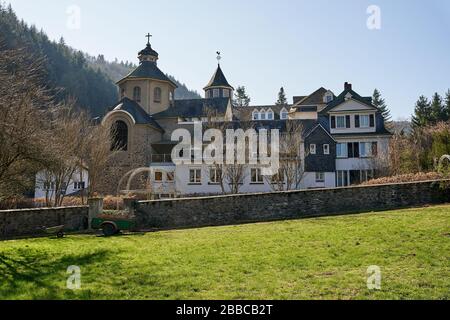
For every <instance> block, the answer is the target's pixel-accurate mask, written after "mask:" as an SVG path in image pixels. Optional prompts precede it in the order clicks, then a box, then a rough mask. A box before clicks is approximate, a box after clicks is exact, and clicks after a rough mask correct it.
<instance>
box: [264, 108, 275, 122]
mask: <svg viewBox="0 0 450 320" xmlns="http://www.w3.org/2000/svg"><path fill="white" fill-rule="evenodd" d="M266 119H267V120H275V114H274V112H273V110H272V109H269V110H267V115H266Z"/></svg>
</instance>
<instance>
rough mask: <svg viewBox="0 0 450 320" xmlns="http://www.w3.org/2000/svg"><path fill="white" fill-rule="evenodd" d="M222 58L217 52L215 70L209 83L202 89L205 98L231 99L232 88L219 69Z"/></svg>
mask: <svg viewBox="0 0 450 320" xmlns="http://www.w3.org/2000/svg"><path fill="white" fill-rule="evenodd" d="M221 59H222V56H221V54H220V52H217V62H218V64H217V70H216V72H215V73H214V75H213V76H212V78H211V80H210V81H209V83H208V84H207V85H206V87H205V88H204V89H203V90H205V98H206V99H211V98H232V97H233V92H234V88H233V87H232V86H231V85H230V84H229V83H228V81H227V78H226V77H225V75H224V73H223V71H222V68H221V67H220V60H221Z"/></svg>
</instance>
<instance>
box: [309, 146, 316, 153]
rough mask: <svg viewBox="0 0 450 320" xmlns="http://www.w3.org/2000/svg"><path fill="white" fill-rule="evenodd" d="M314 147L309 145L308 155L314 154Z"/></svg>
mask: <svg viewBox="0 0 450 320" xmlns="http://www.w3.org/2000/svg"><path fill="white" fill-rule="evenodd" d="M316 151H317V150H316V145H315V144H311V145H309V153H311V154H316Z"/></svg>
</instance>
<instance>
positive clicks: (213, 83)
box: [204, 65, 234, 90]
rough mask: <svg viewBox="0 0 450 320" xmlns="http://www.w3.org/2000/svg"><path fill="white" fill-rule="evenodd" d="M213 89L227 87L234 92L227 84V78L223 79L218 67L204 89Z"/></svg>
mask: <svg viewBox="0 0 450 320" xmlns="http://www.w3.org/2000/svg"><path fill="white" fill-rule="evenodd" d="M213 87H227V88H230V89H233V90H234V88H233V87H232V86H231V85H230V84H229V83H228V81H227V78H225V75H224V74H223V71H222V69H221V68H220V65H219V66H218V67H217V70H216V72H215V73H214V75H213V77H212V78H211V80H210V81H209V83H208V85H207V86H206V87H205V88H204V89H205V90H206V89H209V88H213Z"/></svg>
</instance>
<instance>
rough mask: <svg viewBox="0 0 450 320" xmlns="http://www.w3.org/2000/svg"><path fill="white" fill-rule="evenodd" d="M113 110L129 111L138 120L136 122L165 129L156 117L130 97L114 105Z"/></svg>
mask: <svg viewBox="0 0 450 320" xmlns="http://www.w3.org/2000/svg"><path fill="white" fill-rule="evenodd" d="M113 111H125V112H128V113H129V114H130V115H131V116H132V117H133V119H134V121H135V122H136V124H148V125H151V126H153V127H155V128H157V129H159V130H162V131H164V129H163V128H162V127H161V126H160V125H159V123H158V122H156V121H155V119H154V118H153V117H152V116H150V115H149V114H148V113H147V112H145V110H144V109H142V107H141V106H140V105H139V104H138V103H136V102H135V101H133V100H130V99H128V98H123V99H122V100H120V101H119V102H118V103H117V104H116V105H115V106H114V107H113Z"/></svg>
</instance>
